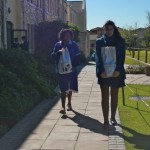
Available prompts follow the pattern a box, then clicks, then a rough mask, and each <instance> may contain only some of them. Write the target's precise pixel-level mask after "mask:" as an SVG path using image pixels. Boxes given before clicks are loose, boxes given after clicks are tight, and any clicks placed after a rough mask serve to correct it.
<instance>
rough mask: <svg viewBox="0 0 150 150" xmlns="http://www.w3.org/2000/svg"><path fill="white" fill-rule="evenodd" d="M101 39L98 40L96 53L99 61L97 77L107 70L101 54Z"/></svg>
mask: <svg viewBox="0 0 150 150" xmlns="http://www.w3.org/2000/svg"><path fill="white" fill-rule="evenodd" d="M100 42H101V41H100V40H97V41H96V54H97V63H96V75H97V77H99V76H100V74H102V73H103V72H104V71H105V70H104V65H103V61H102V56H101V44H100Z"/></svg>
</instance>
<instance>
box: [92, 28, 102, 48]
mask: <svg viewBox="0 0 150 150" xmlns="http://www.w3.org/2000/svg"><path fill="white" fill-rule="evenodd" d="M102 34H103V28H100V27H97V28H94V29H91V30H90V51H93V50H96V39H97V38H99V37H100V36H101V35H102Z"/></svg>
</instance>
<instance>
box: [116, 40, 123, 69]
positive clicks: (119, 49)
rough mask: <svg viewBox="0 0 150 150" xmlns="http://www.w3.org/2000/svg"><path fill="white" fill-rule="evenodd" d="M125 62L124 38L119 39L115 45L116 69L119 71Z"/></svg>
mask: <svg viewBox="0 0 150 150" xmlns="http://www.w3.org/2000/svg"><path fill="white" fill-rule="evenodd" d="M124 62H125V40H124V39H121V40H120V41H119V43H118V45H117V57H116V69H115V71H120V70H121V69H122V68H123V67H124Z"/></svg>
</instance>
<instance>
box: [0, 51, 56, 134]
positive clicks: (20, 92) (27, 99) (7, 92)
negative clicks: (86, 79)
mask: <svg viewBox="0 0 150 150" xmlns="http://www.w3.org/2000/svg"><path fill="white" fill-rule="evenodd" d="M53 89H54V86H53V85H50V84H49V83H48V80H47V78H45V77H43V76H42V74H41V72H40V71H39V70H38V63H37V61H36V60H35V59H34V57H32V56H31V55H30V54H29V53H27V52H25V51H23V50H15V49H9V50H0V124H1V126H0V136H1V135H2V134H3V133H4V131H6V130H7V129H9V128H10V127H11V126H12V125H13V124H14V123H16V122H17V121H18V120H19V119H20V118H22V117H23V116H24V115H25V114H26V113H27V112H28V111H29V110H31V108H33V107H34V106H35V105H36V104H37V103H39V102H40V101H41V100H43V99H45V98H49V97H52V96H53V95H54V92H53Z"/></svg>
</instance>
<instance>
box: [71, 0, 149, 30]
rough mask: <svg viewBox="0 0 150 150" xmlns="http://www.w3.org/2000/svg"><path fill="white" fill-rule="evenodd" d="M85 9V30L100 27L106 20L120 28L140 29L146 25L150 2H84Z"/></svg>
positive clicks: (137, 0)
mask: <svg viewBox="0 0 150 150" xmlns="http://www.w3.org/2000/svg"><path fill="white" fill-rule="evenodd" d="M69 1H72V0H69ZM74 1H76V0H74ZM77 1H78V0H77ZM79 1H80V0H79ZM86 9H87V30H90V29H92V28H95V27H102V26H103V25H104V23H105V22H106V21H107V20H112V21H114V22H115V24H116V26H118V27H121V28H129V27H131V26H132V27H135V24H137V27H138V28H140V27H146V24H147V23H148V20H147V18H146V16H147V12H150V0H86Z"/></svg>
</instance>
